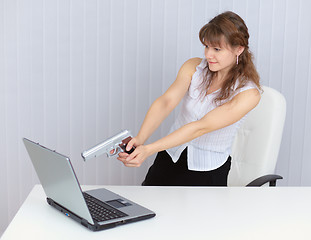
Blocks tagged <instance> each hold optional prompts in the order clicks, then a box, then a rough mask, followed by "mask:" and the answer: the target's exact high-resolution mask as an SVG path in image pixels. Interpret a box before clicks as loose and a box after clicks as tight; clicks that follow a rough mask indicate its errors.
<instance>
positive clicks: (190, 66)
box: [181, 58, 202, 75]
mask: <svg viewBox="0 0 311 240" xmlns="http://www.w3.org/2000/svg"><path fill="white" fill-rule="evenodd" d="M201 61H202V58H190V59H188V60H187V61H186V62H185V63H184V64H183V65H182V67H181V70H182V71H183V72H184V73H186V74H187V75H193V73H194V72H195V71H196V67H197V66H198V65H199V64H200V63H201Z"/></svg>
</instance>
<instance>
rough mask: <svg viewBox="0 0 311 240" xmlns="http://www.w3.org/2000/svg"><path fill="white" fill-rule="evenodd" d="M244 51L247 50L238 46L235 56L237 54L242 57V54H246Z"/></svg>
mask: <svg viewBox="0 0 311 240" xmlns="http://www.w3.org/2000/svg"><path fill="white" fill-rule="evenodd" d="M244 49H245V47H243V46H238V47H237V48H236V49H235V54H236V55H237V56H240V55H241V54H242V52H244Z"/></svg>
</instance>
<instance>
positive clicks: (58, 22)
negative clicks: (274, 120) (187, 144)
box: [0, 0, 311, 235]
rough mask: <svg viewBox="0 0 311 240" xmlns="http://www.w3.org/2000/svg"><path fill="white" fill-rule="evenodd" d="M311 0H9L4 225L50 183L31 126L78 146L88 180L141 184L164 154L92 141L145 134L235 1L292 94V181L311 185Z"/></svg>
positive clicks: (59, 145) (1, 156) (272, 81)
mask: <svg viewBox="0 0 311 240" xmlns="http://www.w3.org/2000/svg"><path fill="white" fill-rule="evenodd" d="M310 9H311V2H310V1H308V0H261V1H259V0H250V1H247V0H228V1H225V0H218V1H217V0H110V1H109V0H0V196H1V197H0V235H1V233H2V232H3V231H4V230H5V228H6V227H7V225H8V223H9V222H10V221H11V219H12V218H13V217H14V215H15V213H16V212H17V210H18V208H19V207H20V205H21V204H22V203H23V201H24V200H25V198H26V197H27V195H28V193H29V192H30V190H31V189H32V187H33V185H34V184H36V183H38V179H37V177H36V174H35V172H34V170H33V168H32V166H31V163H30V160H29V158H28V156H27V154H26V151H25V148H24V146H23V144H22V140H21V139H22V137H28V138H30V139H32V140H34V141H37V142H40V143H41V144H44V145H46V146H48V147H49V148H52V149H56V150H57V151H59V152H61V153H63V154H66V155H69V156H70V157H71V159H72V163H73V165H74V167H75V169H76V172H77V175H78V178H79V180H80V182H81V183H82V184H122V185H136V184H140V183H141V181H142V180H143V177H144V175H145V173H146V171H147V169H148V167H149V166H150V164H151V161H152V158H150V160H149V161H148V162H146V163H145V164H144V165H143V166H142V167H141V168H139V169H128V168H125V167H123V166H122V165H121V164H120V163H119V162H118V161H116V160H115V159H107V158H105V157H104V156H103V157H100V158H99V159H97V160H90V161H89V162H88V163H87V164H85V163H84V162H83V161H82V159H81V157H80V153H81V151H83V150H85V149H87V148H88V147H91V146H93V145H94V144H96V143H98V142H100V141H102V140H103V139H105V138H106V137H108V136H110V135H113V134H115V133H116V132H118V131H119V130H121V129H130V130H131V131H132V132H133V134H136V133H137V132H138V130H139V127H140V124H141V123H142V121H143V118H144V115H145V113H146V111H147V109H148V107H149V106H150V104H151V103H152V101H153V100H155V99H156V98H157V97H158V96H159V95H160V94H161V93H163V92H164V91H165V89H167V87H168V86H169V85H170V84H171V83H172V82H173V81H174V79H175V76H176V74H177V71H178V69H179V67H180V66H181V64H182V63H183V62H184V61H186V60H187V59H188V58H190V57H202V56H203V48H202V46H201V44H200V42H199V40H198V31H199V29H200V28H201V27H202V26H203V25H204V24H205V23H206V22H207V21H208V20H210V19H211V18H212V17H213V16H215V15H216V14H218V13H220V12H223V11H225V10H233V11H235V12H237V13H238V14H239V15H240V16H241V17H243V18H244V19H245V21H246V23H247V25H248V27H249V32H250V35H251V38H250V46H251V50H252V51H253V53H254V55H255V63H256V66H257V68H258V71H259V73H260V75H261V78H262V84H265V85H268V86H271V87H273V88H275V89H277V90H279V91H280V92H282V93H283V94H284V95H285V97H286V99H287V104H288V113H287V119H286V124H285V130H284V137H283V142H282V146H281V152H280V156H279V161H278V165H277V169H276V172H277V173H278V174H281V175H282V176H283V177H284V180H283V181H281V182H280V185H284V186H310V185H311V174H310V172H311V161H310V160H309V156H311V129H310V122H311V97H310V95H311V83H310V80H311V79H310V78H311V77H310V70H311V61H310V54H311V47H310V46H311V27H310V22H311V14H310V12H309V11H310ZM175 115H176V112H174V113H173V114H171V116H169V117H168V119H167V120H166V121H165V122H164V123H163V125H162V126H161V127H160V129H159V130H157V132H156V133H155V134H154V136H152V137H151V141H152V140H155V139H157V138H159V137H160V136H163V135H164V134H165V133H166V132H167V131H168V129H169V126H170V124H171V123H172V121H173V119H174V116H175Z"/></svg>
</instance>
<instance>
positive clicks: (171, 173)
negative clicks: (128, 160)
mask: <svg viewBox="0 0 311 240" xmlns="http://www.w3.org/2000/svg"><path fill="white" fill-rule="evenodd" d="M230 167H231V157H230V156H229V157H228V159H227V161H226V162H225V163H224V164H223V165H222V166H221V167H219V168H217V169H215V170H211V171H192V170H189V169H188V164H187V148H186V149H185V150H184V151H183V152H182V154H181V155H180V158H179V159H178V161H177V162H176V163H174V162H173V161H172V159H171V157H170V155H169V154H168V153H167V152H166V151H162V152H159V153H158V154H157V156H156V159H155V160H154V163H153V165H152V166H151V167H150V168H149V170H148V173H147V175H146V178H145V181H144V182H143V183H142V185H144V186H227V179H228V174H229V171H230Z"/></svg>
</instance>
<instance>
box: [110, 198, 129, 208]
mask: <svg viewBox="0 0 311 240" xmlns="http://www.w3.org/2000/svg"><path fill="white" fill-rule="evenodd" d="M106 203H108V204H109V205H111V206H113V207H115V208H121V207H126V206H131V205H132V204H130V203H129V202H127V201H125V200H123V199H115V200H110V201H107V202H106Z"/></svg>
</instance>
